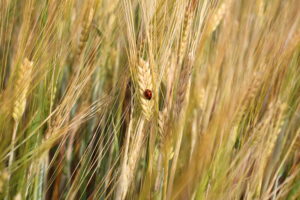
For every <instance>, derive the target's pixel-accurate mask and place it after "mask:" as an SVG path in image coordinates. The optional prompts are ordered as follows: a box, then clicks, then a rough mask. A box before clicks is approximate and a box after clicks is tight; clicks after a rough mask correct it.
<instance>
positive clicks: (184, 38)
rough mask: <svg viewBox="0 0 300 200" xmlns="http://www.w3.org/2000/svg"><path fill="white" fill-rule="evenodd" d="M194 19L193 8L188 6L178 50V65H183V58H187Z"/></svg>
mask: <svg viewBox="0 0 300 200" xmlns="http://www.w3.org/2000/svg"><path fill="white" fill-rule="evenodd" d="M192 19H193V12H192V9H191V6H190V5H188V6H187V7H186V10H185V15H184V21H183V28H182V34H181V38H180V44H179V50H178V63H179V64H181V63H182V61H183V58H184V56H185V52H186V48H187V44H188V36H189V33H190V29H191V26H192Z"/></svg>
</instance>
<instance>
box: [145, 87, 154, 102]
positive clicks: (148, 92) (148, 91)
mask: <svg viewBox="0 0 300 200" xmlns="http://www.w3.org/2000/svg"><path fill="white" fill-rule="evenodd" d="M144 97H145V98H146V99H148V100H150V99H152V91H151V90H149V89H146V90H145V91H144Z"/></svg>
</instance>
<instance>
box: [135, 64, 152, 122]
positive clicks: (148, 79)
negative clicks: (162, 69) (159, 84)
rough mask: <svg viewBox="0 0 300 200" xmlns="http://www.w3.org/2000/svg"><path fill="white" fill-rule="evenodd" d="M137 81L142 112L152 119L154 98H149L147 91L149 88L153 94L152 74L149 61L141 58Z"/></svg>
mask: <svg viewBox="0 0 300 200" xmlns="http://www.w3.org/2000/svg"><path fill="white" fill-rule="evenodd" d="M137 82H138V87H139V88H138V89H139V100H140V104H141V108H142V113H143V115H144V116H145V118H146V119H147V120H150V118H151V115H152V108H153V98H152V97H151V98H150V99H147V98H146V97H145V91H146V90H149V91H150V92H151V94H153V86H152V76H151V72H150V67H149V62H146V61H144V60H143V59H140V60H139V63H138V67H137Z"/></svg>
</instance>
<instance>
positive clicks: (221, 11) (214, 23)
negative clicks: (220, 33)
mask: <svg viewBox="0 0 300 200" xmlns="http://www.w3.org/2000/svg"><path fill="white" fill-rule="evenodd" d="M230 3H231V0H227V1H224V2H223V3H222V4H221V6H220V7H219V8H218V9H217V10H216V12H215V13H214V14H213V15H212V18H211V21H210V24H209V30H208V32H209V34H210V33H213V32H214V31H215V30H216V29H217V27H218V26H219V25H220V23H221V22H222V19H223V18H224V15H225V13H226V11H227V10H228V8H229V5H230Z"/></svg>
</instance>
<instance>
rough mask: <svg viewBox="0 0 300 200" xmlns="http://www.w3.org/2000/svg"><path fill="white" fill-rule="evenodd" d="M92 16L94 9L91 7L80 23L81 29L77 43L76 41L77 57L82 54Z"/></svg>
mask: <svg viewBox="0 0 300 200" xmlns="http://www.w3.org/2000/svg"><path fill="white" fill-rule="evenodd" d="M93 17H94V9H93V8H91V9H90V10H89V13H88V16H87V18H86V19H85V20H84V21H83V24H82V31H81V33H80V38H79V43H78V49H77V56H78V57H79V56H80V55H81V54H82V51H83V49H84V47H85V45H86V42H87V40H88V38H89V33H90V27H91V24H92V21H93Z"/></svg>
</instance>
